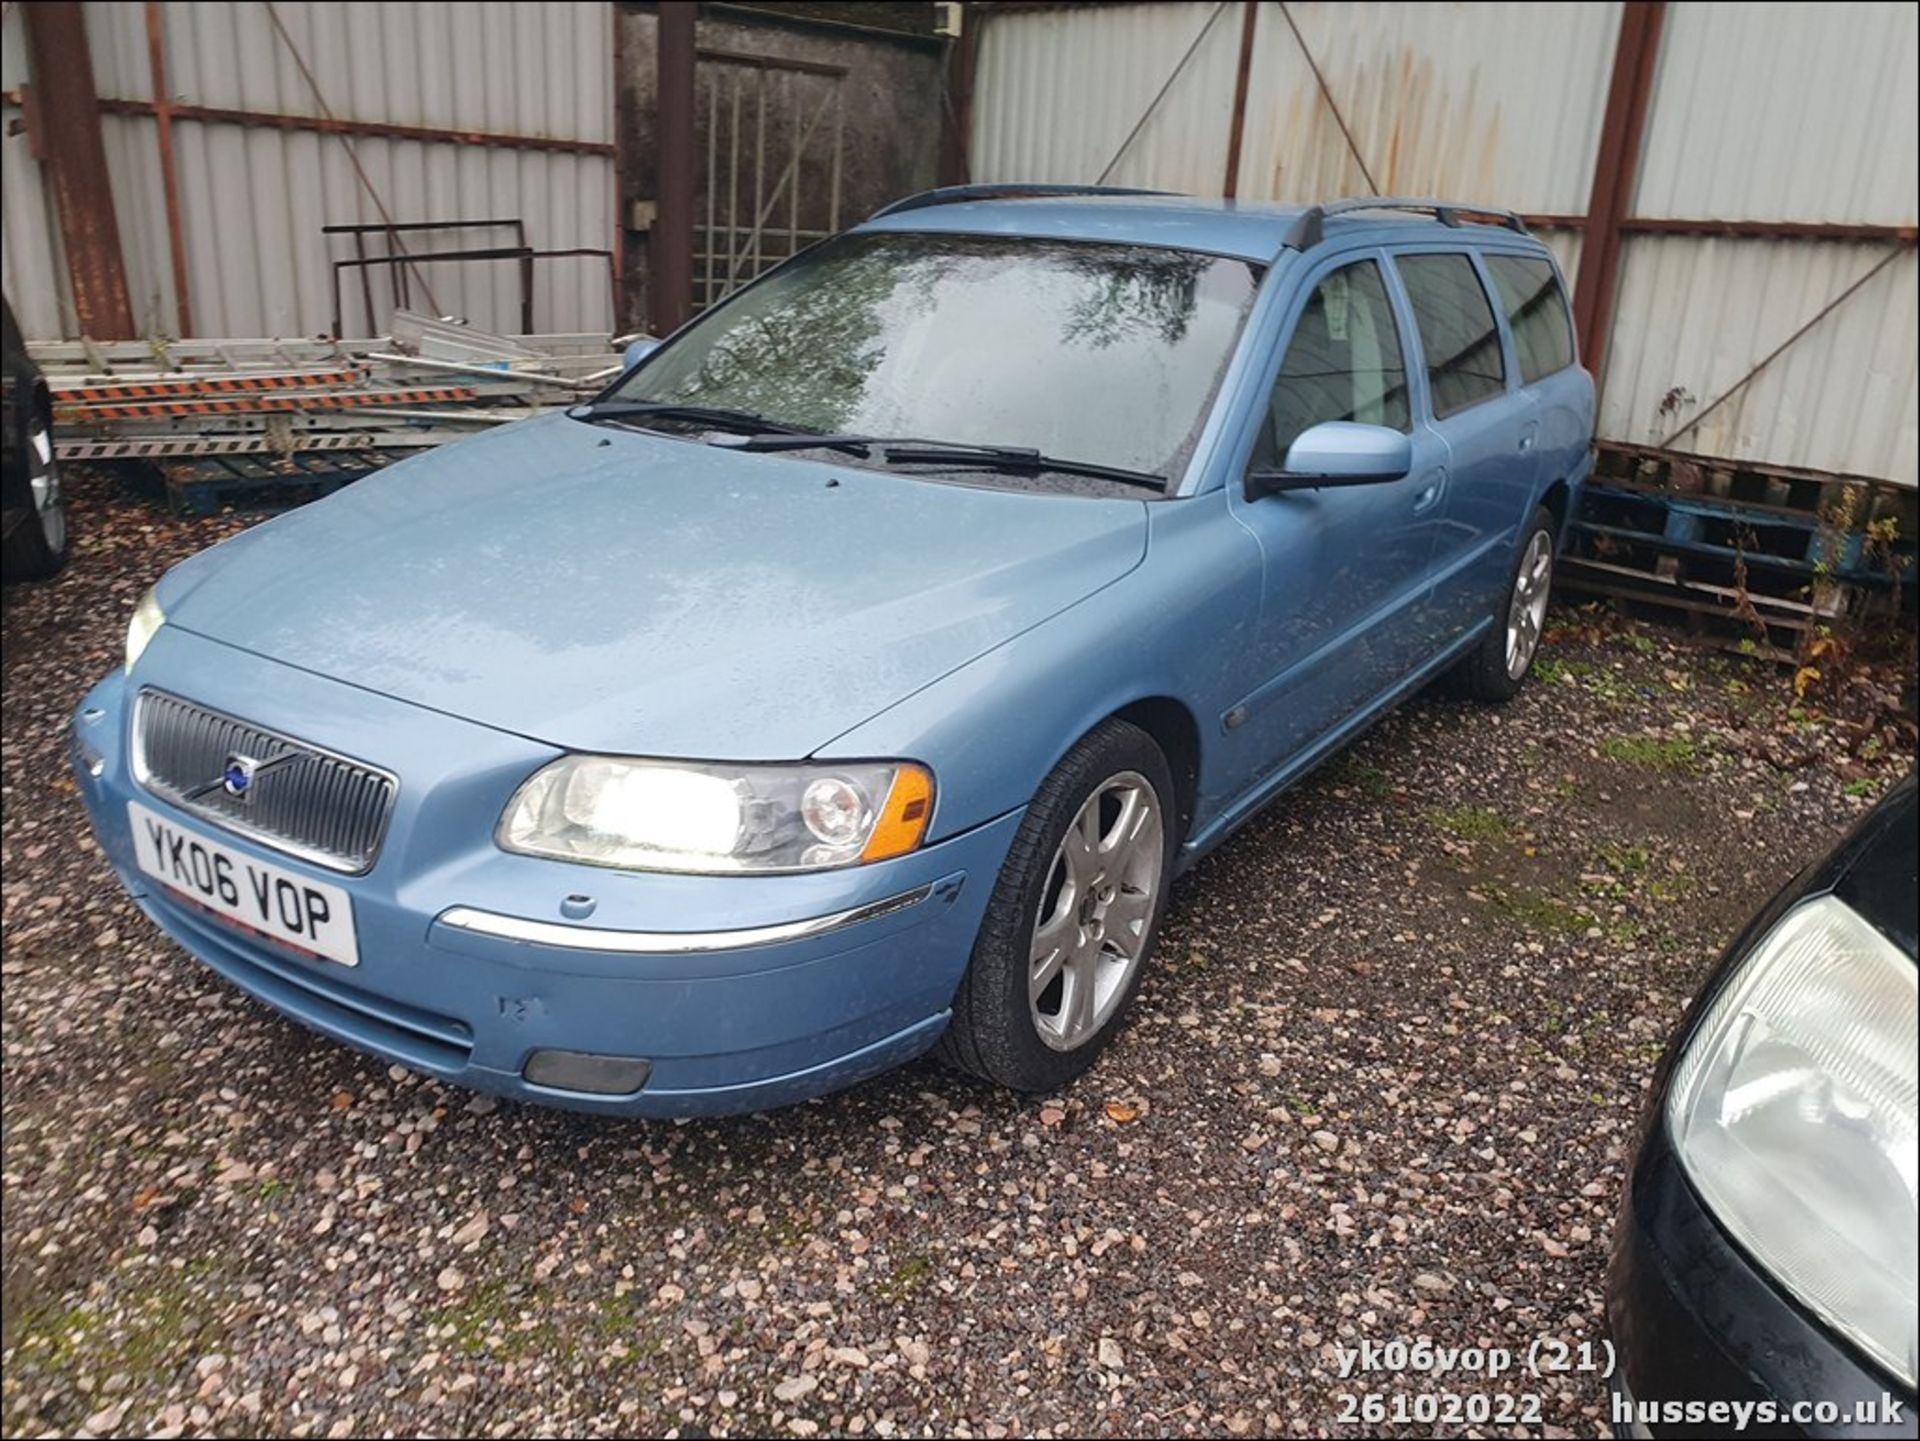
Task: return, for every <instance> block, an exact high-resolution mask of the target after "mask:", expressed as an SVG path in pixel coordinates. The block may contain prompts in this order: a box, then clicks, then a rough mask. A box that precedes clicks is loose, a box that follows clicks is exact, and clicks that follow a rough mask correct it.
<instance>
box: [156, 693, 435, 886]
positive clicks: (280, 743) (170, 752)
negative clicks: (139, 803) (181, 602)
mask: <svg viewBox="0 0 1920 1441" xmlns="http://www.w3.org/2000/svg"><path fill="white" fill-rule="evenodd" d="M133 774H134V779H136V780H137V781H139V782H140V784H141V785H143V786H145V787H146V788H147V789H148V790H150V791H152V792H153V793H154V794H155V795H157V796H161V797H163V798H164V799H166V800H169V801H171V802H173V804H175V805H177V806H179V807H180V808H181V809H182V810H187V811H191V812H193V813H194V814H195V815H199V816H204V817H206V818H207V819H208V820H210V821H212V822H214V823H215V824H217V825H220V826H224V827H225V828H226V829H228V830H231V831H237V832H238V833H239V834H241V835H243V836H248V837H250V838H252V839H254V840H257V841H259V842H260V843H261V844H263V845H268V846H272V847H273V848H274V849H276V850H281V851H285V852H287V853H288V854H289V855H293V856H298V857H300V858H301V859H302V860H306V861H311V862H313V864H315V865H318V866H325V867H326V868H327V869H329V870H335V871H345V872H347V873H348V874H357V873H359V872H361V871H364V870H366V869H367V868H368V867H370V866H371V865H372V864H373V858H374V856H375V855H377V854H378V853H379V850H380V841H381V838H382V837H383V836H384V835H385V834H386V828H387V817H388V815H389V813H390V812H391V811H392V809H393V796H394V792H395V790H396V789H397V788H398V782H396V781H395V780H394V778H393V777H392V776H391V775H389V774H387V772H385V771H383V770H379V769H377V768H375V767H373V766H370V765H366V764H364V763H363V762H361V761H356V760H350V759H348V758H347V757H346V756H342V755H335V754H334V753H333V752H332V751H326V750H322V749H320V748H319V747H318V746H314V745H309V744H308V743H307V742H305V741H300V740H295V739H294V738H293V737H291V736H284V735H281V734H279V733H278V732H276V731H270V730H265V729H263V728H261V727H260V726H256V725H249V724H248V723H247V722H245V721H239V720H235V719H234V718H233V717H232V716H227V715H222V714H220V713H219V712H218V711H211V710H207V709H206V708H205V707H203V706H197V705H194V704H193V703H191V702H190V701H184V700H181V699H180V698H179V697H178V696H171V695H168V694H167V693H166V692H165V691H157V690H143V691H141V692H140V696H139V700H138V702H137V703H136V705H135V707H134V713H133Z"/></svg>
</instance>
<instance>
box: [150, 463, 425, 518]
mask: <svg viewBox="0 0 1920 1441" xmlns="http://www.w3.org/2000/svg"><path fill="white" fill-rule="evenodd" d="M397 458H398V457H397V456H396V454H395V453H394V452H393V451H388V450H335V451H316V452H311V453H307V452H303V453H300V454H296V455H288V456H279V455H212V456H200V457H196V458H193V459H188V460H169V461H163V462H161V463H159V465H158V466H157V467H156V468H157V470H158V472H159V476H160V479H161V481H162V484H163V487H164V491H165V495H166V501H167V507H168V509H170V510H171V511H172V512H173V513H174V514H175V515H180V516H201V515H212V514H213V513H214V512H215V511H218V510H219V509H220V508H221V507H222V506H229V505H230V506H234V507H236V508H237V509H242V510H284V509H287V508H289V507H291V506H295V505H300V504H303V503H304V502H306V501H309V500H318V499H320V497H322V496H324V495H331V494H332V493H333V492H334V491H336V490H338V489H340V487H341V486H343V485H350V484H351V483H353V482H354V481H356V480H359V479H360V478H361V477H363V476H366V475H371V474H372V473H373V472H374V471H376V470H379V469H380V468H381V467H383V466H387V465H391V464H392V463H393V462H394V460H395V459H397Z"/></svg>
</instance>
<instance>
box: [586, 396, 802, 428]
mask: <svg viewBox="0 0 1920 1441" xmlns="http://www.w3.org/2000/svg"><path fill="white" fill-rule="evenodd" d="M567 414H568V415H569V416H571V417H572V418H573V419H575V420H585V421H589V422H592V421H609V420H610V421H621V420H646V419H650V418H657V419H660V420H686V421H691V422H692V423H694V424H695V425H708V426H712V427H713V428H714V429H715V430H733V431H741V432H744V433H746V434H749V435H760V434H763V433H765V432H768V431H771V432H774V433H776V434H778V435H782V436H801V435H804V434H806V432H805V431H804V430H802V429H801V428H800V427H799V426H797V425H787V424H785V423H784V422H782V421H778V420H769V419H767V417H766V416H764V415H755V414H754V413H753V412H752V411H750V410H725V409H721V408H718V407H715V406H711V405H683V404H681V403H680V402H678V401H673V400H590V401H588V402H586V403H585V404H584V405H576V406H574V407H573V408H572V409H570V410H569V411H568V412H567Z"/></svg>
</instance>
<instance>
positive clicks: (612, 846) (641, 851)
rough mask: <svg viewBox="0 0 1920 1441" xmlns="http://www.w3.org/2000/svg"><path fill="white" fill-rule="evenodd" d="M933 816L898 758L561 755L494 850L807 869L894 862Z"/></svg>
mask: <svg viewBox="0 0 1920 1441" xmlns="http://www.w3.org/2000/svg"><path fill="white" fill-rule="evenodd" d="M932 813H933V777H932V775H931V774H929V773H928V772H927V770H926V769H925V768H924V767H922V766H917V765H914V764H912V763H911V762H907V761H900V762H867V763H860V764H853V765H803V766H753V765H741V766H727V765H698V764H693V763H688V762H679V761H652V760H629V759H625V758H622V757H618V756H568V757H566V758H565V759H563V760H557V761H555V762H554V763H553V764H552V765H549V766H547V767H545V768H544V769H542V770H540V771H538V772H536V773H535V774H534V776H533V777H532V778H531V779H530V780H528V781H527V782H526V784H524V785H522V786H521V787H520V789H519V790H518V791H516V792H515V793H514V797H513V799H512V800H511V801H509V802H508V803H507V809H506V813H505V814H504V815H502V816H501V818H500V826H499V829H498V831H497V832H496V833H495V839H496V840H497V841H498V842H499V844H500V847H501V848H502V849H503V850H509V851H518V852H520V853H521V854H522V855H529V856H548V857H551V858H553V859H555V860H564V861H582V862H585V863H586V864H588V865H595V866H616V867H619V868H621V869H623V870H635V871H696V872H709V873H711V872H764V871H817V870H828V869H831V868H833V867H836V866H851V865H858V864H862V863H864V862H867V861H880V860H885V859H887V858H888V857H889V856H898V855H904V854H905V853H906V852H908V851H911V850H914V849H915V848H917V847H918V846H919V844H920V840H921V837H922V836H924V835H925V834H926V828H927V821H928V819H929V817H930V816H931V815H932Z"/></svg>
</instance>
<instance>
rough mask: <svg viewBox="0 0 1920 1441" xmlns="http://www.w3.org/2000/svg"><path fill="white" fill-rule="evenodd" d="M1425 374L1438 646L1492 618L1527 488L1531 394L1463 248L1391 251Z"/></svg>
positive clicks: (1530, 480)
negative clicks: (1435, 456) (1434, 467)
mask: <svg viewBox="0 0 1920 1441" xmlns="http://www.w3.org/2000/svg"><path fill="white" fill-rule="evenodd" d="M1394 268H1395V270H1396V271H1397V272H1398V274H1399V277H1400V283H1401V285H1402V287H1403V288H1404V290H1405V292H1406V298H1407V305H1408V308H1409V310H1410V311H1411V312H1412V314H1413V318H1414V328H1415V330H1416V331H1417V332H1418V337H1419V341H1418V343H1419V349H1420V356H1421V363H1422V364H1423V366H1424V367H1425V369H1426V374H1427V397H1428V407H1427V414H1426V415H1425V416H1424V417H1423V420H1422V423H1423V424H1424V425H1425V426H1427V427H1428V428H1429V429H1430V430H1431V431H1432V433H1433V434H1434V435H1435V436H1436V437H1438V439H1439V440H1440V442H1441V443H1442V444H1443V445H1444V447H1445V450H1446V453H1447V490H1446V495H1445V498H1444V502H1443V507H1442V511H1441V518H1440V523H1439V525H1438V526H1437V527H1436V534H1437V542H1436V548H1435V551H1434V555H1433V582H1434V588H1433V598H1432V603H1431V604H1430V605H1429V606H1428V607H1427V608H1426V614H1427V616H1428V617H1429V618H1430V620H1431V624H1432V627H1433V628H1432V631H1431V634H1430V636H1429V643H1430V645H1431V647H1432V649H1434V650H1439V649H1441V648H1443V647H1445V646H1447V645H1450V644H1452V643H1453V642H1455V641H1457V640H1459V639H1460V638H1461V637H1462V636H1464V635H1465V634H1466V633H1467V632H1468V631H1469V630H1471V629H1472V628H1473V627H1474V626H1475V625H1476V624H1477V623H1478V622H1480V621H1481V620H1483V619H1485V618H1487V617H1490V616H1492V615H1493V613H1494V611H1495V609H1496V608H1497V606H1498V603H1499V599H1500V596H1501V595H1502V594H1503V592H1504V589H1505V586H1506V583H1507V578H1508V571H1509V569H1510V568H1511V566H1512V564H1513V554H1512V552H1513V543H1514V538H1515V535H1516V533H1517V531H1518V529H1519V526H1520V522H1521V520H1522V519H1524V517H1525V512H1526V508H1527V506H1528V505H1529V504H1530V503H1531V500H1532V497H1533V494H1534V475H1535V471H1536V468H1537V466H1536V457H1535V455H1534V447H1535V444H1536V442H1537V440H1538V436H1539V426H1538V421H1537V418H1536V416H1535V413H1534V402H1533V400H1532V398H1531V397H1530V396H1528V395H1526V394H1524V393H1523V392H1521V391H1519V390H1518V389H1517V387H1516V386H1515V384H1514V381H1513V377H1512V375H1511V366H1510V364H1509V360H1508V356H1507V353H1506V347H1505V345H1504V343H1503V339H1502V335H1501V329H1500V323H1499V321H1498V320H1497V319H1496V318H1495V314H1494V305H1493V300H1492V298H1491V295H1490V292H1489V288H1488V286H1487V283H1486V280H1485V277H1484V276H1483V275H1482V273H1481V270H1480V267H1479V266H1478V265H1477V264H1476V263H1475V260H1474V257H1473V256H1472V255H1471V254H1469V253H1467V252H1466V251H1463V250H1451V251H1437V250H1436V251H1418V252H1415V251H1407V252H1402V253H1398V254H1396V255H1395V256H1394Z"/></svg>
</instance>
